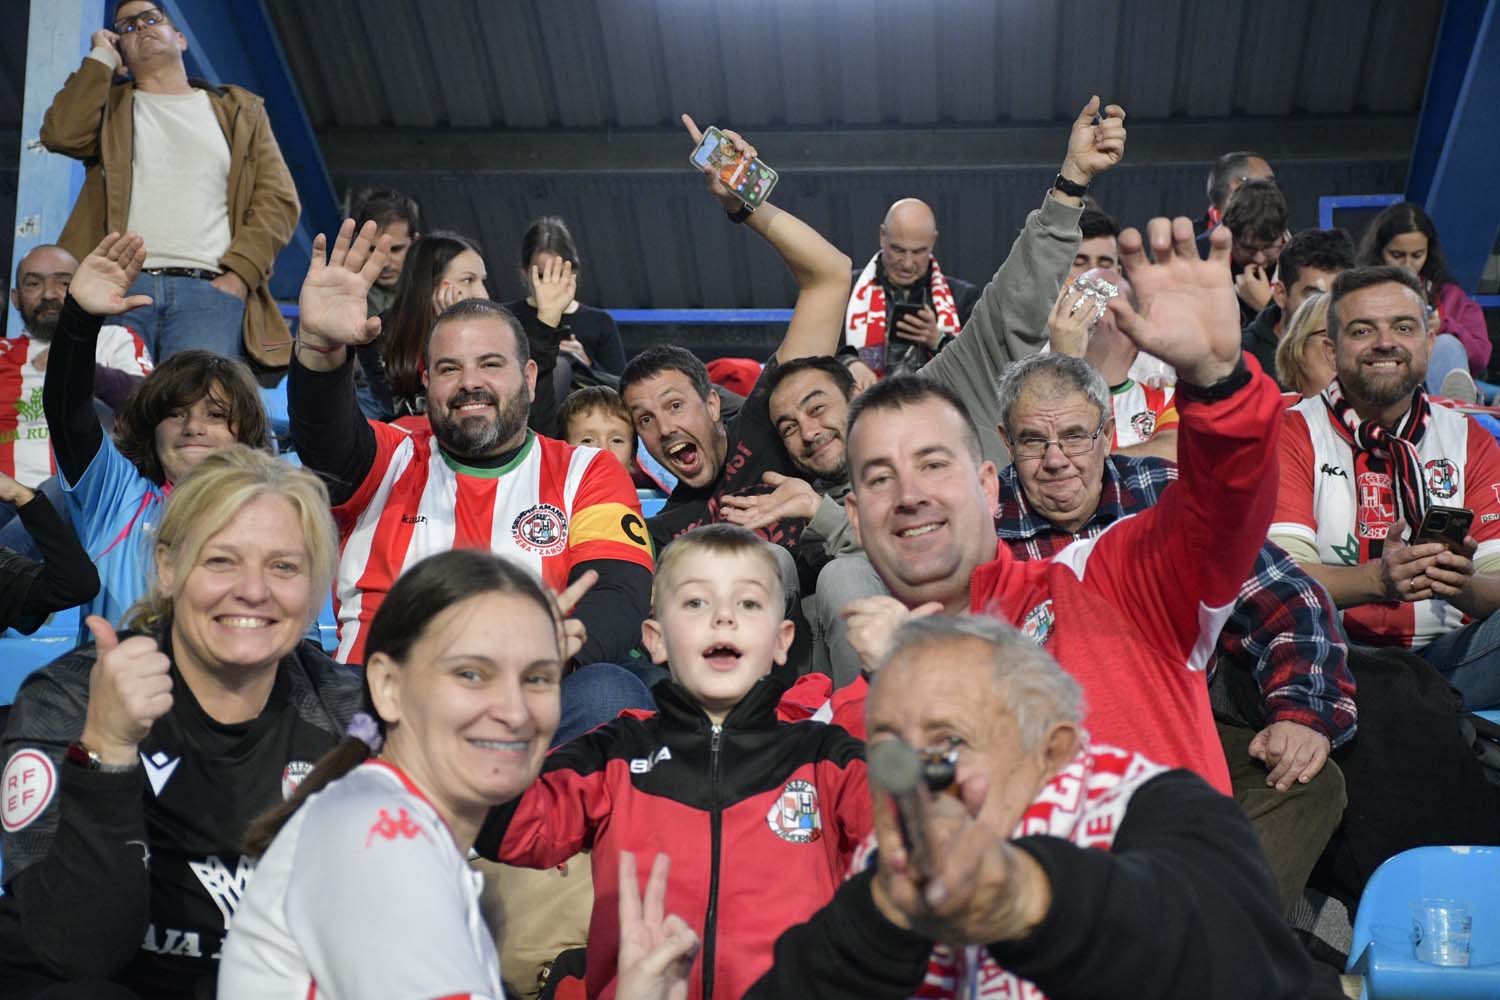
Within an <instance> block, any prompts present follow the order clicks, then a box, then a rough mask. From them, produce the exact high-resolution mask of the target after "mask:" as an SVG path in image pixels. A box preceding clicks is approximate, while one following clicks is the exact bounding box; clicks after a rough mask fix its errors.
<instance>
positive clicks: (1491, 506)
mask: <svg viewBox="0 0 1500 1000" xmlns="http://www.w3.org/2000/svg"><path fill="white" fill-rule="evenodd" d="M1468 424H1469V442H1468V455H1467V457H1466V461H1465V462H1464V478H1465V480H1466V483H1467V484H1466V485H1465V487H1464V505H1465V506H1466V507H1468V508H1469V509H1470V510H1472V511H1473V512H1474V526H1473V527H1472V528H1470V529H1469V534H1471V535H1473V536H1474V540H1475V541H1477V542H1478V543H1479V544H1480V545H1483V544H1484V543H1485V542H1493V541H1495V540H1497V539H1500V445H1497V444H1496V443H1495V439H1494V438H1493V437H1491V436H1490V432H1489V431H1487V430H1485V429H1484V426H1483V425H1482V424H1480V422H1479V421H1477V420H1475V419H1474V418H1473V417H1470V418H1469V419H1468Z"/></svg>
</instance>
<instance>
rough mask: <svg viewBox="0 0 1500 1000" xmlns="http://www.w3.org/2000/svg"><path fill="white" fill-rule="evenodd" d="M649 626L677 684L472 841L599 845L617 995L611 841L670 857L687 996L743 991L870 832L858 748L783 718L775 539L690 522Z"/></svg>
mask: <svg viewBox="0 0 1500 1000" xmlns="http://www.w3.org/2000/svg"><path fill="white" fill-rule="evenodd" d="M651 603H652V615H653V617H652V618H651V619H649V620H648V621H646V622H645V623H644V625H643V627H642V639H643V641H644V643H645V646H646V648H647V650H648V651H649V652H650V653H651V656H652V658H653V659H654V660H656V662H658V663H665V664H666V665H667V666H668V668H669V669H670V670H671V674H672V676H671V678H670V679H669V680H665V681H662V682H661V683H659V684H658V685H657V686H656V687H655V689H654V690H653V694H654V695H655V697H656V702H657V705H658V706H659V711H658V712H656V713H654V714H644V713H643V714H641V715H639V716H637V715H636V714H635V713H628V714H627V715H626V716H624V717H622V718H619V719H616V720H615V721H614V722H611V723H609V724H608V725H605V726H601V727H600V728H598V729H595V730H594V731H592V732H590V733H587V734H585V735H584V736H581V737H579V738H578V739H576V740H574V741H573V742H571V743H568V744H565V745H563V746H561V747H559V748H558V749H557V750H555V751H554V752H553V753H552V755H551V756H550V757H549V758H548V759H547V763H546V764H545V765H544V767H543V770H542V774H541V776H540V777H539V778H538V779H537V780H536V781H535V782H534V783H533V784H532V785H531V787H530V788H528V789H527V790H526V791H525V792H524V793H523V794H522V795H521V797H520V798H519V799H517V800H516V801H515V802H512V803H511V804H510V805H508V806H506V807H504V808H503V809H500V810H496V812H495V813H494V814H493V815H492V816H491V819H490V821H489V822H488V823H487V824H486V825H485V828H484V829H483V830H481V831H480V834H479V838H478V842H477V843H476V845H475V846H476V847H477V849H478V850H479V853H480V854H481V855H483V856H485V857H488V858H493V859H495V860H498V861H502V862H504V863H506V864H511V865H519V866H522V867H530V868H545V867H550V866H552V865H555V864H558V863H560V862H562V861H564V860H566V859H568V858H570V857H572V856H573V855H574V854H576V853H577V852H578V851H579V850H582V849H592V851H593V854H592V859H593V873H594V910H593V915H592V918H591V921H590V925H589V940H588V949H587V950H588V993H589V996H591V997H601V996H602V997H609V996H612V995H613V992H614V982H613V978H614V974H615V964H616V954H617V952H618V948H619V928H618V908H617V904H618V894H619V867H618V859H619V855H620V852H621V851H632V852H634V853H635V855H636V856H637V857H642V858H650V857H653V856H655V855H656V854H657V853H667V854H670V855H671V857H672V882H671V888H670V889H669V892H668V898H667V906H668V908H669V909H670V910H671V912H674V913H678V914H681V915H682V917H683V918H684V919H685V920H687V921H688V922H689V924H690V925H691V926H692V928H693V930H694V932H695V933H696V934H697V935H698V936H699V938H700V940H702V942H703V946H702V949H701V951H700V952H699V957H698V959H697V963H698V964H697V965H696V967H695V968H694V969H693V974H692V986H691V990H690V994H689V995H690V996H692V997H703V998H707V997H711V996H718V997H723V998H730V997H739V996H741V995H743V994H744V993H745V991H746V990H747V989H749V987H750V985H751V984H752V983H754V982H755V980H756V979H757V978H759V977H760V976H761V974H762V973H764V972H765V971H766V970H767V969H769V968H770V966H771V957H772V947H773V945H774V943H775V941H776V938H777V936H778V935H779V934H780V933H781V932H782V931H783V930H785V929H787V928H788V927H791V926H792V925H794V924H797V923H799V922H801V921H803V920H806V919H807V918H809V917H810V916H812V914H813V913H814V912H815V911H816V910H817V909H818V908H819V907H820V906H822V905H823V904H824V903H826V902H828V900H830V899H831V898H832V897H833V895H834V893H835V892H836V891H837V889H838V887H839V885H840V884H841V883H842V882H843V879H844V876H845V875H846V874H847V872H848V869H849V863H850V860H851V858H852V855H853V852H854V849H855V848H856V847H857V846H858V844H859V843H860V841H861V839H862V838H863V837H864V836H865V834H867V833H868V831H869V829H870V796H869V791H868V787H867V785H866V782H865V765H864V747H863V744H862V743H860V742H859V741H858V740H856V739H854V738H853V737H852V736H850V735H849V734H848V733H846V732H845V731H844V730H843V729H841V728H839V727H837V726H828V725H822V724H820V723H810V722H795V723H788V722H780V721H778V720H777V718H776V706H777V703H778V701H779V699H780V696H781V693H782V691H783V690H784V688H785V686H786V679H784V678H782V677H778V676H774V675H773V670H772V668H773V666H776V665H781V664H784V663H785V662H786V656H787V650H788V649H789V648H790V646H791V643H792V631H793V626H792V623H791V622H790V621H787V620H785V617H784V615H783V608H784V606H785V598H784V596H783V594H782V588H781V574H780V572H779V569H778V566H777V562H776V555H775V553H774V552H773V551H772V550H771V546H770V543H768V542H765V541H762V540H761V539H759V538H757V537H756V536H755V535H753V534H751V533H750V532H748V531H746V530H745V529H743V528H736V527H734V526H732V525H727V524H715V525H709V526H706V527H703V528H699V529H696V530H694V531H692V532H689V533H688V534H686V535H683V536H682V537H680V538H678V539H677V540H676V541H674V542H673V543H672V544H671V546H670V547H668V548H667V549H666V550H665V552H663V554H662V556H661V558H660V560H658V562H657V570H656V578H655V582H654V586H653V588H652V602H651Z"/></svg>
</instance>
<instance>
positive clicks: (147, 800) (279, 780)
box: [0, 354, 360, 1000]
mask: <svg viewBox="0 0 1500 1000" xmlns="http://www.w3.org/2000/svg"><path fill="white" fill-rule="evenodd" d="M177 357H181V355H180V354H179V355H176V356H174V358H173V360H175V359H176V358H177ZM33 502H34V501H33ZM154 534H155V539H154V541H155V550H154V556H155V560H154V562H155V571H154V573H153V575H152V579H151V582H150V585H149V588H148V589H147V590H146V591H145V593H144V594H143V595H142V597H141V600H139V601H138V602H137V603H136V604H135V606H134V607H133V608H132V609H131V612H130V614H129V616H128V618H129V621H128V624H129V627H130V628H131V629H132V630H133V631H132V632H124V631H122V632H120V633H116V631H115V629H114V628H113V627H112V626H111V625H110V623H108V622H106V621H104V619H102V618H98V617H90V618H89V619H88V626H89V629H90V631H91V632H92V633H93V635H94V639H95V642H94V643H93V644H92V645H88V646H84V647H82V648H80V649H78V650H75V651H74V652H71V653H68V654H67V655H65V656H63V657H61V658H59V659H58V660H56V661H55V662H53V663H51V664H49V665H48V666H46V667H44V668H42V669H41V670H38V671H37V672H35V673H33V674H32V675H31V676H29V677H28V678H27V679H26V681H25V683H24V684H22V686H21V690H20V693H19V694H18V695H17V697H16V703H15V705H14V706H13V707H12V709H11V713H10V718H9V721H8V724H7V726H6V730H5V739H4V746H3V748H0V749H3V756H0V759H4V760H5V762H6V763H5V770H4V774H3V776H0V781H3V784H4V785H5V787H7V788H8V789H9V790H10V791H9V792H8V793H7V796H6V797H5V798H4V799H3V800H0V819H3V820H4V823H3V831H0V845H3V849H4V858H5V870H4V875H5V894H4V895H3V896H0V996H3V997H7V998H15V1000H62V998H75V997H76V998H85V997H87V998H90V1000H100V998H110V1000H126V998H148V997H149V998H151V1000H195V998H198V997H205V996H211V995H212V994H213V990H214V979H215V976H216V974H217V971H218V964H219V963H218V956H219V953H220V950H221V946H222V942H223V938H224V934H225V932H226V931H227V929H228V927H229V921H230V918H231V916H232V915H233V913H234V909H235V905H236V903H237V902H238V900H239V898H240V896H241V894H242V893H243V892H244V889H245V885H246V883H247V882H248V880H249V879H250V873H251V871H252V869H253V862H251V861H250V860H248V859H246V858H244V857H242V856H241V853H240V845H241V843H242V841H243V838H244V835H245V829H246V827H247V826H248V824H249V822H250V820H251V819H253V818H254V817H255V816H257V815H258V814H260V813H261V812H262V811H264V810H265V809H268V808H270V807H271V806H272V805H273V804H274V803H277V802H280V801H282V800H283V798H284V797H285V796H286V795H287V794H289V793H290V791H291V789H292V788H293V787H294V786H295V785H296V783H297V781H298V780H300V779H301V777H302V776H303V775H304V774H306V773H307V772H308V771H309V770H310V769H311V767H312V764H311V762H312V761H315V760H317V759H319V758H320V757H322V756H323V755H324V754H326V753H327V752H328V751H329V750H330V749H332V748H333V747H335V746H336V745H337V744H338V739H339V736H340V735H341V734H343V733H344V732H345V730H346V729H347V727H348V725H349V720H350V718H351V717H352V716H353V715H354V712H355V710H356V709H357V708H358V706H359V703H360V682H359V680H358V679H357V678H355V676H354V675H353V674H351V673H350V672H349V671H348V670H346V669H344V668H343V667H341V666H339V665H338V664H335V663H334V662H333V660H331V659H330V658H329V657H328V656H327V655H326V654H325V653H324V652H323V651H322V650H321V649H319V648H318V647H317V646H316V645H314V644H313V643H311V642H308V641H306V640H305V639H304V638H303V637H304V635H305V633H306V632H307V627H308V625H309V624H311V622H312V621H313V620H314V618H316V616H317V613H318V608H319V607H320V606H321V605H322V603H323V595H324V594H326V593H328V589H329V586H330V584H331V581H332V578H333V572H334V566H335V563H336V561H337V558H338V535H337V531H336V529H335V528H334V524H333V516H332V514H331V513H330V511H329V506H328V491H327V489H326V488H325V487H324V486H323V483H322V482H321V481H320V480H319V479H318V478H317V476H315V475H313V474H312V473H311V472H308V471H307V470H305V469H299V468H297V467H295V466H293V465H290V464H288V463H286V462H282V461H280V460H278V459H276V458H273V457H272V456H270V455H268V454H266V453H265V452H261V451H255V450H253V449H250V448H247V447H245V446H243V445H231V446H229V447H227V448H222V449H220V450H219V451H218V452H216V453H215V454H213V455H211V456H209V457H207V458H205V459H204V460H203V461H202V462H200V463H198V466H197V468H196V469H194V471H193V474H192V475H190V476H188V477H187V479H186V481H184V482H181V483H179V484H178V485H177V486H176V488H175V489H173V490H172V496H171V499H170V500H168V501H167V505H166V508H165V511H164V513H163V516H162V518H161V526H160V529H159V530H158V531H156V532H154ZM143 862H144V864H143Z"/></svg>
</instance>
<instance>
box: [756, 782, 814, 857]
mask: <svg viewBox="0 0 1500 1000" xmlns="http://www.w3.org/2000/svg"><path fill="white" fill-rule="evenodd" d="M766 822H767V823H768V824H769V825H770V827H771V832H772V833H774V834H776V836H778V837H780V838H781V839H782V840H784V841H786V842H787V843H789V844H811V843H812V842H813V841H815V840H819V839H821V838H822V836H823V817H822V815H821V814H819V812H818V790H817V789H816V788H814V787H813V784H812V782H810V781H803V780H802V779H800V778H798V779H797V780H795V781H788V782H787V783H786V787H785V788H783V789H782V790H781V794H780V795H778V796H776V801H775V802H773V803H772V804H771V811H770V812H768V813H766Z"/></svg>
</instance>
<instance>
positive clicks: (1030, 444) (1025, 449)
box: [1015, 420, 1107, 460]
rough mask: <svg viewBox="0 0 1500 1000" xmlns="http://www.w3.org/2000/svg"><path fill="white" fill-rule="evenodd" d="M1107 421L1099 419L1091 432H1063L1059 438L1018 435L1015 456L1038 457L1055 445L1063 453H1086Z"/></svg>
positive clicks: (1101, 432)
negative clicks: (1097, 424)
mask: <svg viewBox="0 0 1500 1000" xmlns="http://www.w3.org/2000/svg"><path fill="white" fill-rule="evenodd" d="M1105 423H1107V421H1104V420H1101V421H1100V422H1099V426H1098V427H1097V428H1095V429H1094V433H1092V434H1084V433H1082V432H1074V433H1072V434H1064V435H1062V436H1061V437H1059V438H1056V439H1052V438H1040V437H1020V438H1016V441H1015V452H1016V457H1017V458H1025V459H1033V460H1034V459H1038V458H1041V457H1042V456H1043V455H1045V454H1047V449H1048V448H1050V447H1051V446H1052V445H1054V444H1055V445H1057V447H1058V450H1060V451H1061V452H1062V453H1063V454H1064V455H1071V456H1078V455H1087V454H1088V453H1089V450H1090V449H1091V448H1093V447H1094V442H1095V441H1098V440H1099V435H1100V434H1103V433H1104V425H1105Z"/></svg>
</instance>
